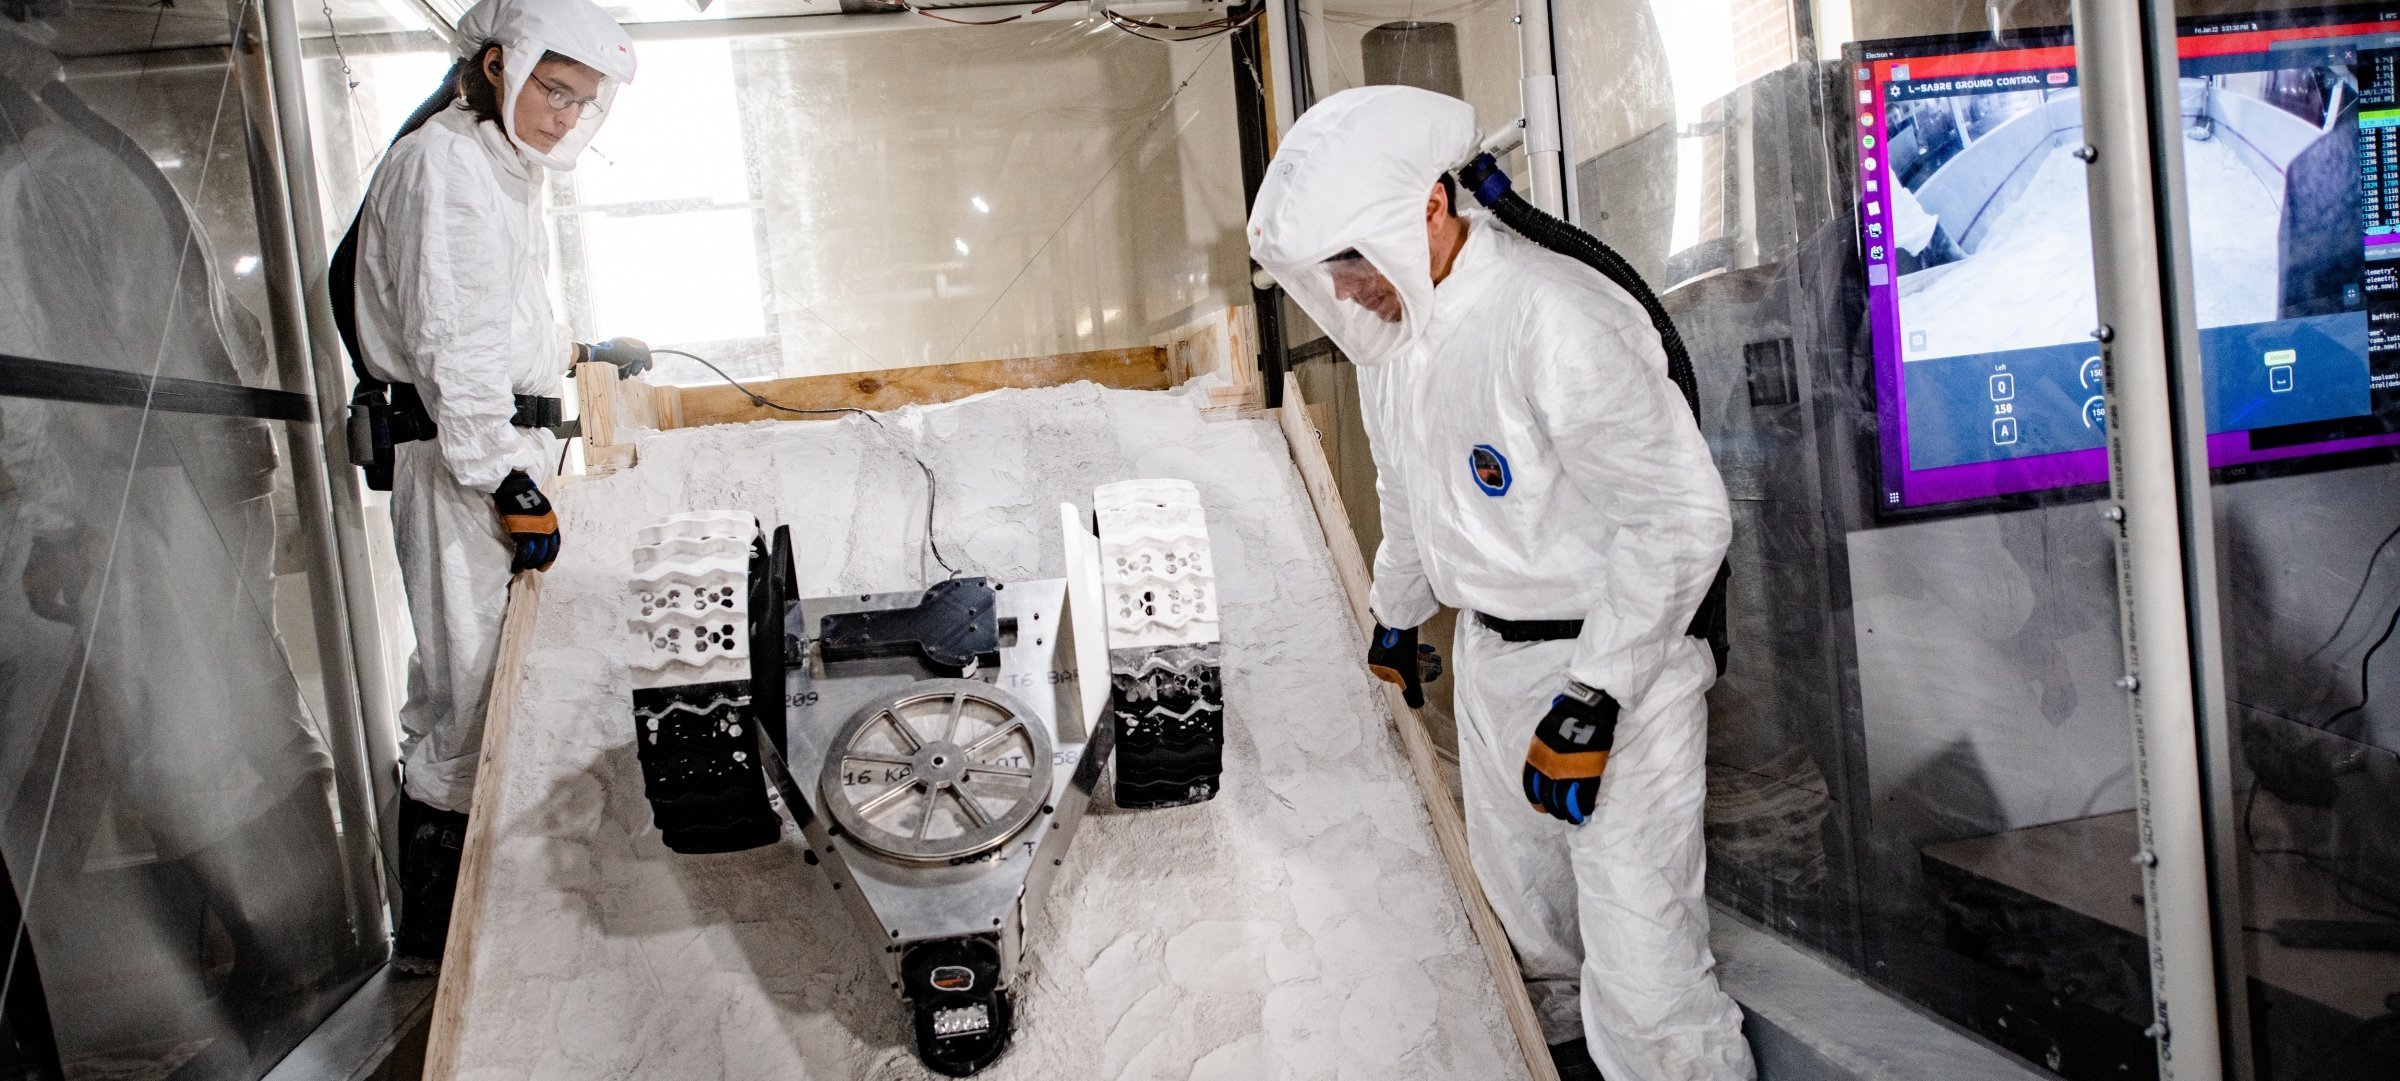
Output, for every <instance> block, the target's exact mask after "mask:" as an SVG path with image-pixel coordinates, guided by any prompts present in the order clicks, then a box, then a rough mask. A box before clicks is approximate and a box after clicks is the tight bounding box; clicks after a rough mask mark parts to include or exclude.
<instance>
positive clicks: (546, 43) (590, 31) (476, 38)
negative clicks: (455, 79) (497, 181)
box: [458, 0, 634, 172]
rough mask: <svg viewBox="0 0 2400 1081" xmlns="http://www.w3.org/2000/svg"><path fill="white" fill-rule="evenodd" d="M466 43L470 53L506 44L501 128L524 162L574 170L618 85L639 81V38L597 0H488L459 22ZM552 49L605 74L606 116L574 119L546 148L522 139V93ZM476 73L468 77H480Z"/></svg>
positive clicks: (601, 94)
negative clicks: (635, 55)
mask: <svg viewBox="0 0 2400 1081" xmlns="http://www.w3.org/2000/svg"><path fill="white" fill-rule="evenodd" d="M458 40H459V42H460V45H459V47H460V49H462V50H464V51H465V55H466V56H467V57H469V58H470V59H472V58H473V57H474V56H476V55H477V54H478V53H479V52H480V51H481V50H482V48H483V46H484V45H485V44H486V43H488V42H497V43H499V45H500V55H501V71H502V79H501V82H502V86H501V95H500V117H501V129H502V130H504V131H506V132H507V133H508V141H509V142H511V143H514V144H516V147H517V151H518V152H519V153H521V154H523V155H525V158H526V160H528V161H533V162H538V163H540V164H542V165H546V166H548V167H550V168H552V169H557V170H560V171H562V172H563V171H567V170H571V169H573V168H575V159H576V158H578V157H581V156H582V154H583V148H584V147H587V146H590V145H591V142H592V136H594V135H597V134H599V132H600V125H601V123H602V122H603V121H605V120H607V119H608V108H609V106H610V105H611V104H613V103H614V102H615V101H616V97H617V90H618V88H620V87H623V86H626V85H629V84H631V83H632V82H633V67H634V64H633V38H631V37H629V36H627V35H626V33H625V28H624V27H621V26H618V25H617V22H616V20H615V19H611V18H609V17H608V13H607V12H605V11H602V10H601V9H600V7H599V5H597V4H594V3H592V2H591V0H482V2H481V3H478V4H476V5H475V6H474V7H473V8H470V9H468V11H467V13H466V14H465V15H464V16H461V17H460V18H459V20H458ZM545 52H554V53H557V54H559V55H560V56H564V57H566V58H568V59H570V60H574V61H576V62H578V63H581V64H584V65H586V66H588V67H590V68H591V69H592V70H594V71H597V72H599V73H600V90H599V93H598V97H599V101H600V110H601V111H600V115H598V116H595V117H592V118H590V119H588V120H584V121H581V122H579V123H577V124H576V125H575V128H574V130H572V131H569V132H568V133H567V135H566V137H565V138H563V139H560V140H559V141H558V145H557V146H554V147H551V148H550V150H549V152H548V153H544V152H542V151H538V150H535V149H534V148H533V147H532V146H530V145H528V144H527V143H526V142H525V140H523V139H521V138H518V137H517V119H516V118H517V95H518V94H520V93H522V92H523V91H524V89H525V84H526V83H527V82H528V81H529V80H530V79H531V78H532V76H533V68H534V65H536V64H539V63H541V59H542V54H543V53H545ZM480 76H481V73H480V72H470V73H469V74H468V77H469V78H479V77H480Z"/></svg>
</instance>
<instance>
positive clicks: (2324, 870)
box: [2242, 782, 2400, 920]
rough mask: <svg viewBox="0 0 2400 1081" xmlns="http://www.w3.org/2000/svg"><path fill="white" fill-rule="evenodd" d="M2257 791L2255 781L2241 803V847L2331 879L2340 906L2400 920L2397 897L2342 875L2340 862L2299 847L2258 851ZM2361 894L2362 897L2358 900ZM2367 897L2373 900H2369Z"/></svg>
mask: <svg viewBox="0 0 2400 1081" xmlns="http://www.w3.org/2000/svg"><path fill="white" fill-rule="evenodd" d="M2259 788H2260V786H2259V785H2258V784H2257V783H2256V782H2252V783H2251V785H2250V794H2249V795H2248V796H2245V797H2244V798H2243V800H2242V847H2243V848H2246V849H2248V850H2249V852H2250V854H2251V855H2253V856H2298V857H2300V859H2301V861H2302V862H2304V863H2306V864H2308V866H2309V868H2310V869H2311V870H2314V871H2316V872H2317V873H2318V874H2321V875H2324V876H2325V877H2327V878H2330V879H2332V880H2333V893H2334V896H2335V897H2337V898H2339V899H2340V900H2341V901H2342V903H2344V904H2347V905H2349V906H2350V907H2352V908H2355V909H2358V910H2359V911H2361V912H2364V913H2366V914H2368V915H2370V916H2380V917H2382V918H2384V919H2387V920H2400V898H2395V897H2392V896H2390V895H2388V894H2386V893H2384V892H2383V891H2382V890H2379V889H2376V888H2375V887H2373V886H2369V885H2367V884H2366V883H2364V882H2361V881H2359V880H2358V879H2356V878H2354V877H2352V876H2350V875H2347V874H2343V873H2342V870H2341V865H2340V862H2339V861H2338V860H2336V859H2335V858H2334V857H2332V856H2328V855H2325V854H2323V853H2318V852H2310V851H2308V850H2307V849H2303V848H2260V847H2259V846H2258V830H2257V824H2256V820H2255V818H2254V816H2255V814H2256V813H2257V811H2258V791H2259ZM2361 894H2363V895H2365V896H2363V897H2362V896H2360V895H2361ZM2368 898H2373V900H2369V899H2368Z"/></svg>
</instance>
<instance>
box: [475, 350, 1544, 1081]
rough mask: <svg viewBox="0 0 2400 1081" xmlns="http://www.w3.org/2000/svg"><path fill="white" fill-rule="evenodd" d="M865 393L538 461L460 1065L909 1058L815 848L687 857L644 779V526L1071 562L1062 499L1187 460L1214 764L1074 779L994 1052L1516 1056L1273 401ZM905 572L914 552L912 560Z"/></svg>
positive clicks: (529, 1070)
mask: <svg viewBox="0 0 2400 1081" xmlns="http://www.w3.org/2000/svg"><path fill="white" fill-rule="evenodd" d="M883 418H884V422H885V424H886V425H887V426H888V427H889V428H890V433H889V434H886V433H884V432H879V431H877V430H876V429H875V428H874V427H873V426H872V425H871V424H870V423H869V422H867V421H865V420H863V419H860V418H855V417H854V418H849V419H844V420H840V421H822V422H783V423H779V422H768V423H761V424H752V425H745V426H730V427H720V428H705V429H695V430H687V431H682V432H672V433H663V434H657V435H652V436H649V437H647V439H646V441H645V442H644V443H643V445H642V448H641V464H640V465H639V466H638V467H636V468H635V469H633V470H632V471H630V472H628V473H623V474H619V475H615V476H610V477H602V478H593V479H588V480H582V481H577V482H575V483H571V484H567V485H564V486H562V488H561V491H560V494H559V498H558V500H557V503H558V508H559V513H560V517H561V519H562V521H563V523H564V525H563V528H564V531H565V538H566V547H565V554H564V555H563V556H562V558H561V559H560V561H559V563H558V565H557V566H556V567H555V568H553V569H552V570H551V571H550V572H549V575H548V577H547V580H546V581H545V582H544V588H543V597H542V608H541V614H540V618H539V622H538V624H537V626H536V636H537V644H536V646H535V648H534V652H533V654H532V655H531V657H530V658H529V661H528V664H527V675H526V683H525V685H524V687H523V689H522V697H521V700H520V706H519V710H518V713H517V716H516V718H515V721H514V727H513V732H512V734H511V738H510V742H509V749H508V755H509V763H510V766H509V775H508V778H507V781H506V785H505V790H504V792H503V794H502V798H501V799H500V800H499V801H498V805H497V806H492V807H486V808H483V809H482V813H485V814H496V815H498V816H500V817H499V819H498V821H497V826H498V829H499V833H500V837H501V840H500V843H499V846H498V848H497V849H496V851H495V858H494V863H493V866H492V868H491V874H490V879H489V881H490V884H491V888H490V893H489V895H488V897H487V907H486V908H485V909H484V914H483V919H482V923H481V925H480V928H479V931H478V934H477V938H476V951H477V952H476V956H475V961H474V964H475V966H476V969H475V972H474V980H473V997H472V998H471V1000H470V1001H468V1002H467V1003H466V1016H467V1017H468V1023H467V1025H466V1027H465V1032H464V1034H463V1038H462V1045H461V1056H460V1062H461V1064H462V1066H463V1067H464V1068H463V1069H462V1071H461V1074H462V1076H463V1077H466V1078H472V1079H500V1078H507V1079H512V1081H514V1079H534V1081H549V1079H568V1078H572V1079H575V1081H600V1079H610V1078H659V1079H672V1081H713V1079H718V1078H781V1079H790V1078H886V1077H891V1078H904V1077H905V1078H913V1077H919V1076H925V1071H924V1070H923V1069H922V1068H921V1067H919V1066H918V1065H917V1063H916V1060H915V1057H914V1055H913V1053H912V1052H911V1051H910V1049H909V1046H908V1043H909V1037H908V1034H907V1030H906V1025H905V1020H906V1013H905V1011H904V1009H903V1008H902V1006H901V1005H900V1003H899V1002H898V1000H897V999H896V998H895V997H894V996H893V994H892V992H891V991H890V990H889V987H888V985H887V983H886V982H885V979H884V977H883V976H882V975H881V973H880V970H879V968H878V965H879V960H878V956H879V955H878V954H876V953H875V952H874V945H873V944H872V943H870V942H867V941H865V940H864V939H862V937H861V936H860V934H859V932H858V931H857V930H856V929H855V928H854V927H853V926H852V924H851V923H850V920H849V916H848V913H847V911H846V910H845V909H843V908H842V907H841V906H840V904H839V903H838V902H837V900H836V898H835V895H834V894H833V893H832V892H831V891H830V889H829V888H828V886H827V884H826V882H825V879H824V876H823V875H822V874H821V873H820V872H819V870H818V869H817V868H815V867H812V866H808V865H806V864H804V863H802V862H801V860H800V855H799V848H798V847H796V845H795V843H794V842H795V841H796V837H797V835H796V833H793V832H790V831H789V830H788V829H787V835H786V843H785V844H784V845H781V846H776V847H771V848H766V849H760V850H756V851H751V852H745V853H735V854H731V855H721V856H677V855H675V854H673V853H670V852H668V851H667V850H666V848H665V847H664V846H662V845H661V844H660V842H659V838H658V834H657V831H656V830H654V829H653V828H652V827H651V826H650V824H649V808H648V805H647V804H646V803H645V802H644V800H643V798H642V782H641V774H640V771H639V769H638V767H637V765H636V762H635V757H634V750H633V731H632V717H631V709H630V704H629V703H630V698H629V695H630V686H631V684H630V678H629V676H628V673H627V669H626V664H625V661H624V656H623V655H624V652H625V649H624V644H625V643H626V641H627V640H628V634H627V631H626V626H625V607H624V598H625V582H626V576H627V574H628V572H629V570H630V566H631V549H632V547H633V543H632V542H633V533H634V530H635V529H637V528H638V527H639V526H641V525H642V524H643V523H646V522H648V521H651V520H653V519H655V518H657V517H658V516H660V515H663V514H668V513H672V512H676V511H684V510H696V509H714V508H737V509H744V510H749V511H751V512H753V513H755V514H757V515H759V516H760V517H761V518H762V519H765V520H766V521H767V522H769V523H770V524H773V523H778V522H780V523H787V524H789V525H791V526H792V532H793V537H794V542H795V548H796V557H797V563H798V571H799V577H800V592H801V594H802V595H804V596H805V595H828V594H838V593H851V592H858V593H864V592H869V591H880V590H895V589H906V588H911V587H914V586H917V585H920V584H922V583H924V582H925V581H927V580H928V578H927V573H926V571H927V570H930V572H931V574H932V576H934V577H939V576H942V575H943V574H944V573H946V572H943V571H942V570H941V568H940V567H938V566H937V565H936V564H935V563H934V561H933V560H932V558H930V556H929V555H927V554H926V550H925V546H924V508H925V487H924V480H923V477H922V475H921V474H920V473H919V472H918V470H917V468H916V466H915V465H914V464H913V463H912V462H911V461H910V460H909V458H908V457H907V455H906V453H905V452H904V450H903V449H902V447H901V445H900V444H901V443H902V442H903V441H913V442H914V444H915V445H916V447H917V449H918V450H919V451H920V453H922V454H923V456H924V458H925V460H926V461H927V463H928V464H929V465H930V466H931V467H932V469H933V471H934V472H935V474H936V475H937V476H938V478H939V488H940V501H939V509H938V511H937V513H936V527H937V528H936V535H937V537H938V540H939V543H940V548H941V552H942V554H943V555H945V556H946V557H947V558H948V559H949V561H950V562H951V563H952V564H954V565H955V566H956V567H957V569H958V570H959V571H960V572H963V573H968V574H986V575H991V576H994V577H997V578H1000V579H1002V580H1010V579H1023V578H1036V577H1056V576H1058V575H1060V574H1062V573H1063V566H1062V556H1061V547H1060V541H1059V537H1058V535H1057V528H1058V527H1057V521H1058V516H1057V510H1056V508H1057V505H1058V504H1059V503H1060V502H1075V503H1077V504H1079V505H1084V506H1088V505H1089V502H1090V498H1091V490H1092V488H1093V486H1095V485H1098V484H1102V483H1105V482H1108V481H1114V480H1121V479H1126V478H1130V477H1145V476H1149V477H1181V478H1185V479H1188V480H1191V481H1193V482H1195V483H1196V484H1198V486H1199V488H1200V492H1201V495H1202V498H1203V499H1204V500H1205V502H1206V504H1207V510H1208V515H1209V539H1210V543H1211V544H1212V545H1213V547H1214V549H1215V557H1216V564H1217V588H1218V599H1219V605H1220V608H1221V609H1222V611H1223V613H1224V624H1223V633H1224V641H1225V667H1224V678H1225V701H1226V711H1227V721H1226V729H1227V732H1226V747H1225V788H1224V791H1223V793H1222V794H1221V795H1220V796H1219V797H1218V798H1217V799H1216V800H1214V801H1212V802H1210V803H1207V804H1204V805H1201V806H1198V807H1193V808H1180V809H1175V810H1167V811H1149V812H1120V811H1117V810H1115V809H1114V808H1112V807H1110V806H1108V805H1107V801H1106V799H1105V795H1106V792H1105V788H1104V789H1103V793H1102V796H1103V798H1102V799H1100V800H1098V801H1096V802H1095V803H1094V805H1093V814H1092V816H1091V817H1090V818H1088V819H1086V821H1085V824H1084V826H1083V828H1082V831H1081V833H1080V834H1079V835H1078V836H1077V838H1076V840H1075V844H1074V847H1073V848H1072V849H1071V850H1070V851H1069V852H1068V854H1067V863H1066V867H1065V869H1064V872H1063V873H1062V874H1061V876H1060V877H1059V879H1058V880H1057V883H1056V886H1055V888H1054V889H1053V890H1052V892H1051V895H1050V896H1049V898H1048V899H1047V901H1046V902H1045V903H1044V904H1043V905H1042V907H1041V909H1040V910H1039V911H1038V912H1036V913H1034V914H1033V916H1032V919H1031V928H1030V930H1029V936H1030V939H1031V942H1032V957H1031V961H1030V975H1029V977H1028V978H1027V979H1026V980H1024V981H1022V982H1021V983H1020V985H1019V992H1018V993H1019V998H1018V1003H1019V1010H1018V1016H1017V1038H1016V1043H1015V1045H1014V1046H1013V1047H1012V1048H1011V1050H1010V1051H1009V1052H1008V1054H1007V1056H1006V1057H1004V1058H1003V1059H1001V1061H1000V1062H999V1063H998V1064H997V1065H995V1066H993V1067H992V1068H991V1069H989V1070H987V1071H985V1073H984V1075H983V1076H985V1077H991V1078H1012V1079H1013V1078H1177V1079H1181V1078H1193V1079H1222V1081H1235V1079H1241V1081H1249V1079H1256V1078H1293V1079H1297V1078H1376V1079H1385V1078H1477V1079H1485V1078H1495V1079H1497V1078H1511V1077H1523V1076H1524V1075H1525V1072H1524V1067H1523V1064H1522V1060H1521V1059H1520V1058H1519V1057H1518V1053H1517V1050H1516V1046H1515V1043H1514V1041H1513V1039H1512V1038H1511V1036H1510V1033H1509V1030H1508V1028H1507V1025H1506V1022H1505V1020H1504V1018H1503V1015H1502V1013H1501V1009H1500V1005H1499V997H1498V992H1497V991H1496V990H1495V989H1494V987H1493V984H1492V981H1491V979H1490V977H1489V975H1488V973H1487V970H1486V968H1485V966H1484V961H1483V955H1482V953H1481V951H1480V950H1479V949H1478V948H1477V946H1476V944H1475V942H1474V939H1473V935H1472V932H1471V931H1470V930H1469V929H1468V926H1467V923H1466V920H1465V918H1464V909H1463V907H1462V905H1461V902H1460V899H1459V897H1458V894H1457V892H1456V890H1455V889H1454V888H1453V886H1452V884H1451V880H1450V877H1449V875H1448V874H1447V873H1446V871H1445V870H1444V867H1443V865H1442V863H1441V860H1440V857H1439V855H1438V854H1437V852H1436V849H1435V847H1434V841H1433V835H1432V830H1431V827H1430V825H1429V824H1428V822H1427V819H1426V815H1425V811H1424V808H1423V804H1422V802H1421V800H1420V798H1419V796H1418V794H1417V790H1416V788H1415V786H1414V784H1413V783H1412V781H1411V780H1410V779H1409V776H1408V773H1407V768H1406V766H1405V764H1404V763H1403V761H1402V759H1401V757H1400V755H1399V753H1398V751H1397V749H1396V748H1395V746H1394V744H1393V741H1392V737H1391V735H1390V734H1389V731H1388V728H1387V721H1386V719H1385V716H1384V714H1383V710H1382V707H1381V705H1380V702H1381V699H1382V696H1381V695H1380V694H1378V693H1375V692H1374V690H1373V686H1374V685H1373V683H1372V680H1371V677H1370V676H1368V675H1367V673H1366V670H1365V668H1364V666H1363V665H1362V664H1361V663H1360V660H1359V650H1360V645H1359V643H1358V642H1357V641H1356V639H1357V634H1356V631H1355V628H1354V627H1353V626H1352V624H1351V622H1350V617H1349V615H1348V608H1347V606H1346V604H1345V602H1344V600H1343V598H1342V595H1341V592H1340V588H1339V586H1338V585H1337V584H1336V580H1335V576H1334V571H1333V566H1332V563H1331V561H1330V559H1329V557H1328V556H1327V554H1326V550H1325V546H1324V542H1323V540H1322V538H1321V534H1320V533H1319V531H1318V528H1317V524H1316V520H1315V518H1314V517H1313V515H1312V512H1311V511H1310V509H1309V505H1308V501H1307V496H1306V494H1305V492H1304V491H1303V489H1302V488H1301V485H1300V482H1299V478H1298V476H1297V474H1296V473H1295V472H1294V470H1293V468H1292V465H1291V460H1290V457H1289V454H1288V452H1287V451H1286V450H1285V447H1284V443H1283V440H1282V437H1281V435H1280V433H1279V431H1278V429H1277V427H1276V426H1275V424H1274V423H1273V422H1272V421H1271V420H1264V419H1215V420H1211V419H1204V418H1203V416H1202V414H1201V412H1200V409H1199V407H1198V403H1197V401H1196V400H1195V399H1194V398H1192V397H1188V396H1184V395H1176V394H1165V393H1145V392H1132V391H1108V390H1101V389H1099V388H1096V387H1093V386H1091V385H1089V384H1080V385H1076V386H1071V387H1061V388H1052V389H1046V390H1036V391H1003V392H1000V393H997V394H993V395H986V396H984V397H981V398H977V399H972V400H969V401H965V402H959V403H954V404H951V405H947V406H938V407H933V408H930V409H925V410H904V411H901V412H897V413H891V414H884V415H883ZM921 567H922V568H925V569H920V568H921Z"/></svg>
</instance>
